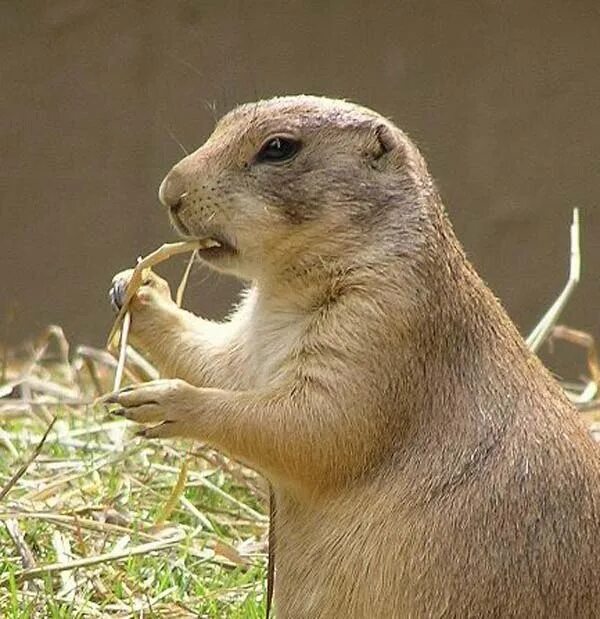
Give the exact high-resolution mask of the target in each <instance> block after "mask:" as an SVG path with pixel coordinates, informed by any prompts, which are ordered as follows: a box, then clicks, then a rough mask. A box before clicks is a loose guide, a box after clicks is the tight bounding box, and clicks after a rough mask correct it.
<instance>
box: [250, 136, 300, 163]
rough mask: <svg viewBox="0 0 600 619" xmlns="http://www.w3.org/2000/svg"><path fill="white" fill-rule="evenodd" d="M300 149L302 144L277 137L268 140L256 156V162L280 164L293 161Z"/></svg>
mask: <svg viewBox="0 0 600 619" xmlns="http://www.w3.org/2000/svg"><path fill="white" fill-rule="evenodd" d="M299 149H300V142H297V141H296V140H292V139H290V138H283V137H276V138H271V139H270V140H267V141H266V142H265V143H264V144H263V146H262V148H261V149H260V150H259V151H258V155H256V161H260V162H265V163H271V162H273V163H278V162H279V161H286V160H287V159H291V158H292V157H293V156H294V155H295V154H296V153H297V152H298V150H299Z"/></svg>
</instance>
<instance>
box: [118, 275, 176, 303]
mask: <svg viewBox="0 0 600 619" xmlns="http://www.w3.org/2000/svg"><path fill="white" fill-rule="evenodd" d="M132 274H133V269H126V270H125V271H121V272H120V273H117V274H116V275H115V276H114V277H113V280H112V283H111V286H110V288H109V290H108V297H109V299H110V304H111V306H112V308H113V311H114V312H115V313H118V312H119V310H120V309H121V307H122V306H123V303H124V302H125V298H126V296H127V286H128V285H129V281H130V280H131V276H132ZM160 302H171V303H172V302H173V300H172V298H171V290H170V288H169V284H168V283H167V282H166V281H165V280H164V279H163V278H162V277H159V276H158V275H156V273H153V272H152V271H149V272H148V274H147V275H146V277H145V278H144V281H143V282H142V285H141V286H140V287H139V288H138V290H137V291H136V293H135V294H134V295H133V297H132V298H131V301H130V302H129V306H130V308H132V309H134V310H135V309H138V310H141V309H144V307H146V306H148V305H151V304H156V303H160Z"/></svg>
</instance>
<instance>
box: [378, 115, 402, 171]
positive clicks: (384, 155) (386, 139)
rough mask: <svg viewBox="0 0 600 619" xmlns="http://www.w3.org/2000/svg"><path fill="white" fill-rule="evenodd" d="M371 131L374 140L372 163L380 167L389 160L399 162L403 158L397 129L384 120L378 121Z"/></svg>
mask: <svg viewBox="0 0 600 619" xmlns="http://www.w3.org/2000/svg"><path fill="white" fill-rule="evenodd" d="M373 131H374V134H375V140H376V141H375V148H374V151H373V153H372V156H373V159H372V165H373V166H374V167H376V168H382V167H383V166H385V165H386V164H387V162H389V161H395V162H398V163H400V162H401V161H402V160H403V159H404V157H403V154H404V148H403V144H402V141H401V140H400V136H399V135H398V131H395V130H394V128H393V127H390V126H389V125H388V124H386V123H384V122H378V123H377V124H376V125H375V126H374V128H373Z"/></svg>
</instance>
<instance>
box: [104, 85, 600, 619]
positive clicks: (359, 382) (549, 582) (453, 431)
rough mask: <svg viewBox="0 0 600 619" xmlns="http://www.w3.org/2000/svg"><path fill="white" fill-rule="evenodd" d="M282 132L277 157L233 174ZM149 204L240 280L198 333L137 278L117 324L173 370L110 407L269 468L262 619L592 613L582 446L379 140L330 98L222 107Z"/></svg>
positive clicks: (596, 467) (397, 148) (405, 170)
mask: <svg viewBox="0 0 600 619" xmlns="http://www.w3.org/2000/svg"><path fill="white" fill-rule="evenodd" d="M281 134H285V135H292V136H296V137H297V138H298V139H300V140H301V141H302V148H301V150H300V151H299V152H298V154H297V155H296V157H295V158H294V159H292V160H290V161H289V162H286V163H281V164H275V165H272V164H264V163H256V162H255V161H254V157H255V155H256V152H257V151H258V149H259V148H260V146H261V144H262V143H263V141H264V140H265V139H267V138H268V137H269V136H272V135H281ZM169 191H171V193H172V192H173V191H176V192H178V193H177V195H175V196H173V195H169V194H168V192H169ZM179 194H182V195H181V199H179V197H180V196H179ZM162 198H163V200H166V201H170V203H171V204H173V205H175V204H176V208H175V210H176V211H177V214H178V217H179V219H180V222H182V223H183V225H184V226H185V229H186V231H187V233H188V235H190V236H193V237H211V236H217V237H219V238H225V239H227V240H228V241H229V242H230V243H231V244H232V245H233V246H235V247H236V248H237V252H236V253H235V254H234V255H225V256H221V257H215V258H208V257H207V261H209V262H210V263H211V264H212V266H213V267H215V268H218V269H221V270H223V271H227V272H231V273H234V274H236V275H238V276H239V277H241V278H243V279H246V280H249V281H250V287H249V291H248V293H247V295H246V297H245V298H244V300H243V301H242V303H241V305H240V307H239V308H238V309H237V310H236V311H235V312H234V313H233V314H232V316H231V317H230V319H229V320H228V321H226V322H224V323H220V324H216V323H212V322H209V321H206V320H202V319H200V318H198V317H195V316H193V315H191V314H189V313H187V312H184V311H183V310H179V309H178V308H177V307H176V306H175V305H174V304H173V302H172V301H171V300H170V297H169V295H168V291H167V288H166V287H165V284H164V283H163V282H162V281H161V280H159V279H158V278H156V277H154V278H152V279H151V280H150V281H149V282H148V285H146V286H144V287H143V288H142V289H141V291H140V292H139V293H138V295H137V297H136V299H135V300H134V304H133V308H132V311H133V314H132V315H133V322H132V329H133V335H134V336H135V337H136V338H137V342H138V344H139V346H140V347H142V348H143V349H144V350H146V351H147V352H148V353H149V354H150V355H151V356H152V358H153V359H154V361H155V362H156V363H157V364H158V365H159V367H160V368H161V370H162V371H163V372H164V374H165V375H167V376H170V377H176V378H175V379H174V380H169V381H160V382H157V383H151V384H149V385H146V386H142V387H140V388H137V389H134V390H133V391H129V392H123V393H121V394H119V395H117V396H115V401H118V402H120V403H121V404H122V405H123V406H124V407H125V409H126V415H127V416H128V417H130V418H132V419H134V420H136V421H139V422H144V423H153V422H162V423H160V425H158V426H154V427H153V428H150V429H149V430H148V431H147V434H148V436H159V437H169V436H185V437H193V438H197V439H200V440H204V441H208V442H209V443H210V444H212V445H214V446H215V447H217V448H220V449H222V450H223V451H225V452H227V453H229V454H230V455H232V456H233V457H235V458H238V459H241V460H243V461H245V462H246V463H248V464H249V465H250V466H252V467H254V468H256V469H257V470H258V471H261V472H262V473H263V474H264V475H265V476H266V477H267V478H268V479H269V480H270V481H271V483H272V484H273V487H274V489H275V493H276V497H277V506H278V511H277V514H276V530H277V577H276V592H275V597H276V609H277V616H278V618H279V619H298V618H307V619H308V618H310V619H312V618H315V619H316V618H321V619H334V618H335V619H337V618H341V617H344V618H350V619H366V618H371V617H375V618H382V619H384V618H386V619H387V618H392V617H461V618H462V617H540V616H544V617H593V616H598V615H600V589H599V587H598V585H597V582H596V579H597V578H598V576H599V575H600V553H599V552H598V550H597V548H596V545H597V541H598V538H599V534H600V523H599V515H600V464H599V458H598V452H597V450H596V447H595V445H594V444H593V443H592V441H591V439H590V438H589V437H588V435H587V433H586V430H585V428H584V427H583V425H582V424H581V422H580V421H579V419H578V418H577V415H576V413H575V411H574V410H573V408H572V407H571V405H570V404H569V403H568V401H567V400H566V398H565V396H564V395H563V393H562V391H561V389H560V388H559V386H558V385H557V384H556V383H555V381H554V380H553V379H552V377H551V376H550V375H549V373H548V372H547V371H546V370H545V369H544V367H542V365H541V363H540V362H539V361H538V360H537V358H536V357H535V356H534V355H533V354H531V353H530V352H529V351H528V350H527V348H526V346H525V344H524V342H523V340H522V338H521V337H520V335H519V334H518V333H517V331H516V329H515V327H514V326H513V324H512V323H511V321H510V320H509V318H508V317H507V315H506V314H505V312H504V311H503V309H502V308H501V307H500V305H499V304H498V302H497V301H496V299H495V298H494V296H493V295H492V293H491V292H490V291H489V289H488V288H487V287H486V286H485V284H484V283H483V282H482V281H481V279H480V278H479V277H478V275H477V274H476V273H475V272H474V270H473V268H472V267H471V265H470V264H469V262H468V261H467V259H466V258H465V255H464V253H463V250H462V249H461V247H460V245H459V243H458V241H457V240H456V238H455V236H454V233H453V231H452V228H451V226H450V224H449V222H448V220H447V218H446V215H445V213H444V210H443V207H442V204H441V201H440V199H439V197H438V194H437V192H436V190H435V187H434V184H433V182H432V180H431V178H430V176H429V173H428V172H427V169H426V166H425V163H424V161H423V159H422V157H421V156H420V154H419V152H418V151H417V149H416V147H415V146H414V145H413V144H412V143H411V142H410V141H409V140H408V138H407V137H406V136H405V135H404V134H403V133H402V132H401V131H400V130H398V129H397V128H396V127H394V126H393V125H392V124H391V123H390V122H389V121H387V120H386V119H384V118H382V117H380V116H379V115H377V114H376V113H374V112H372V111H370V110H366V109H364V108H361V107H358V106H355V105H352V104H349V103H346V102H341V101H332V100H328V99H321V98H316V97H284V98H279V99H273V100H270V101H264V102H259V103H256V104H250V105H245V106H243V107H241V108H238V109H237V110H234V111H233V112H231V113H230V114H228V115H227V116H226V117H225V118H224V119H223V120H221V122H220V123H219V124H218V126H217V128H216V130H215V132H214V134H213V135H212V136H211V137H210V139H209V140H208V141H207V142H206V144H205V145H204V146H202V147H201V148H200V149H199V150H198V151H196V152H195V153H192V154H191V155H189V156H188V157H186V158H185V159H184V160H183V161H181V162H180V163H179V164H177V165H176V166H175V168H174V169H173V170H172V171H171V172H170V174H169V177H168V182H166V184H165V185H163V189H162ZM127 276H128V275H127V274H124V275H120V276H118V277H117V279H118V280H122V279H123V278H126V277H127Z"/></svg>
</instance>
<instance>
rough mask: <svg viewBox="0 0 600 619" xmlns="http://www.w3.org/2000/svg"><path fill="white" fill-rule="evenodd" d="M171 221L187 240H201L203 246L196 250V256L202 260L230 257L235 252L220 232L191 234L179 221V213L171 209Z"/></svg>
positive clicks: (233, 247) (231, 244)
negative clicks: (202, 234)
mask: <svg viewBox="0 0 600 619" xmlns="http://www.w3.org/2000/svg"><path fill="white" fill-rule="evenodd" d="M170 215H171V222H172V224H173V226H174V227H175V229H176V230H177V232H178V233H179V235H180V236H182V237H183V238H185V239H188V240H196V241H198V240H199V241H201V242H202V244H203V247H201V248H200V249H198V250H197V252H198V256H200V258H202V259H204V260H208V261H211V260H217V259H219V258H225V257H231V256H234V255H235V254H237V249H236V248H235V246H234V245H233V243H231V241H229V240H227V239H226V238H225V237H224V236H223V235H222V234H218V233H214V234H207V235H206V236H198V235H195V234H192V232H191V231H190V229H189V228H188V227H187V226H186V225H185V224H184V223H183V221H181V218H180V217H179V214H178V213H177V212H175V211H174V210H171V213H170Z"/></svg>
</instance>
